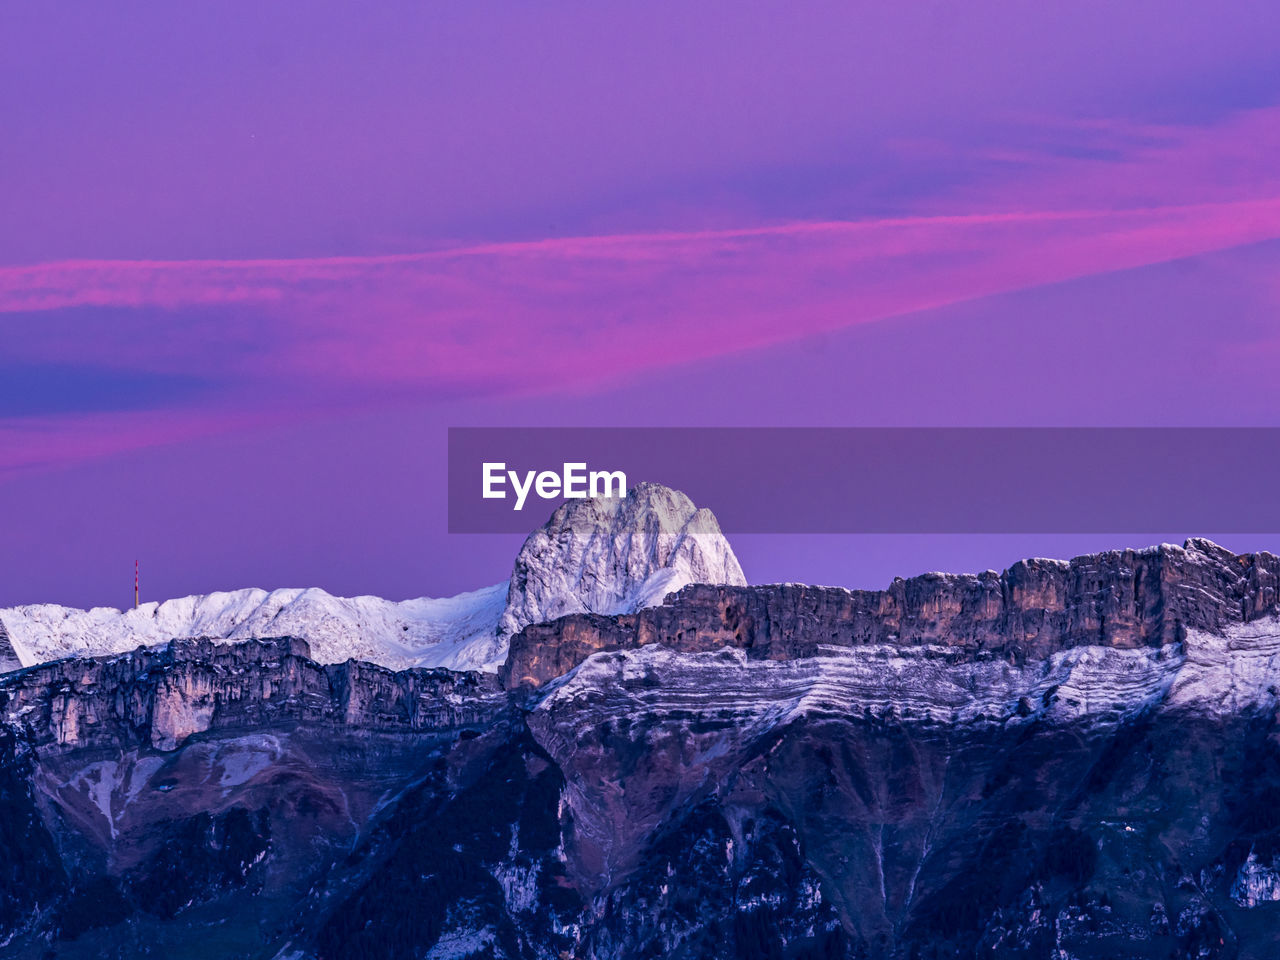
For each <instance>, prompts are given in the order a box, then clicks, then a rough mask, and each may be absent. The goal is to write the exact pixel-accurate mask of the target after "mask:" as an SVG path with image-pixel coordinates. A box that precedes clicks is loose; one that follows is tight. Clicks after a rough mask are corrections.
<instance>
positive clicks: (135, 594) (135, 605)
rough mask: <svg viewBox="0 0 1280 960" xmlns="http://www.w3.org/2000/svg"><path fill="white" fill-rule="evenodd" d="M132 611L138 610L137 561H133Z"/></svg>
mask: <svg viewBox="0 0 1280 960" xmlns="http://www.w3.org/2000/svg"><path fill="white" fill-rule="evenodd" d="M133 609H135V610H137V609H138V561H137V560H135V561H133Z"/></svg>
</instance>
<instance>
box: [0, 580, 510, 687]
mask: <svg viewBox="0 0 1280 960" xmlns="http://www.w3.org/2000/svg"><path fill="white" fill-rule="evenodd" d="M506 586H507V585H506V584H505V583H500V584H497V585H495V586H492V587H487V588H485V589H483V590H476V591H473V592H471V593H464V594H460V595H458V596H456V597H448V598H445V599H431V598H421V599H416V600H405V601H401V602H396V601H392V600H383V599H382V598H380V597H350V598H346V597H335V596H332V595H331V594H329V593H327V592H325V591H324V590H320V589H317V588H314V587H312V588H308V589H283V590H272V591H270V592H267V591H266V590H260V589H247V590H235V591H230V592H222V593H209V594H204V595H202V596H190V597H179V598H177V599H175V600H166V601H164V602H163V603H144V604H142V605H141V606H139V607H138V608H137V609H136V610H124V611H121V610H116V609H114V608H112V607H95V608H93V609H91V610H78V609H75V608H71V607H63V606H58V605H57V604H33V605H29V606H21V607H11V608H9V609H5V610H0V621H3V623H4V625H5V627H6V628H7V630H8V633H9V639H10V642H11V643H12V644H13V647H14V651H15V652H16V653H17V655H18V658H19V659H20V660H21V661H22V663H23V665H24V666H30V665H31V664H33V663H42V662H44V661H47V660H56V659H59V658H62V657H69V656H83V655H91V656H92V655H102V654H115V653H125V652H127V651H129V650H133V649H135V648H136V647H139V646H150V645H153V644H157V643H167V642H168V641H169V640H172V639H175V638H179V637H210V638H213V639H218V640H250V639H256V638H263V637H280V636H295V637H301V638H302V639H304V640H306V641H307V642H308V643H309V644H310V645H311V652H312V655H313V656H314V657H315V659H316V660H318V661H320V662H321V663H341V662H343V661H345V660H349V659H357V660H369V661H372V662H375V663H380V664H382V665H383V666H388V667H391V668H393V669H403V668H405V667H410V666H453V665H454V663H455V661H460V662H465V661H466V660H467V659H468V645H469V643H470V642H471V641H472V640H474V639H476V638H478V637H484V636H488V635H490V634H492V633H493V630H494V628H495V626H496V624H497V622H498V616H499V615H500V614H501V612H502V608H503V604H504V602H505V597H506ZM467 666H475V665H474V664H467Z"/></svg>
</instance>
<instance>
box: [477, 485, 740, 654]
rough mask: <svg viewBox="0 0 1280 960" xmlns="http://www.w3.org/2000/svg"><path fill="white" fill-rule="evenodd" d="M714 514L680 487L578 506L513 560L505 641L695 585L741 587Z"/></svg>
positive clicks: (650, 488)
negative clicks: (526, 630)
mask: <svg viewBox="0 0 1280 960" xmlns="http://www.w3.org/2000/svg"><path fill="white" fill-rule="evenodd" d="M746 582H747V581H746V577H745V576H743V573H742V567H741V566H740V565H739V563H738V559H737V557H735V556H734V554H733V549H732V548H731V547H730V546H729V542H728V541H727V540H726V539H725V538H724V535H723V534H722V533H721V532H720V525H719V523H718V522H717V521H716V518H715V515H714V514H713V513H712V512H711V511H710V510H708V509H706V508H702V509H699V508H698V507H697V506H696V505H695V504H694V503H693V501H692V500H690V499H689V498H688V497H687V496H686V495H685V494H683V493H681V492H680V491H679V490H673V489H671V488H670V487H666V486H663V485H662V484H659V483H640V484H637V485H636V486H635V487H633V488H632V489H631V490H629V491H628V492H627V495H626V496H625V497H613V498H600V499H590V500H572V501H569V502H567V503H565V504H563V505H561V506H560V507H559V508H557V509H556V511H555V512H554V513H553V514H552V515H551V518H550V519H549V520H548V521H547V522H546V523H545V524H544V525H543V526H542V527H541V528H539V529H538V530H535V531H534V532H533V533H532V534H530V535H529V537H528V538H527V539H526V540H525V542H524V545H523V546H522V547H521V548H520V552H519V554H518V555H517V556H516V562H515V566H514V568H513V570H512V574H511V584H510V587H509V590H508V594H507V606H506V609H505V610H504V611H503V614H502V618H501V620H500V621H499V624H498V631H499V633H500V634H501V635H503V636H510V635H511V634H514V633H517V632H518V631H519V630H521V629H522V628H523V627H525V626H527V625H528V624H530V623H539V622H542V621H546V620H552V619H555V618H556V617H560V616H564V615H565V614H568V613H605V614H609V613H623V612H628V611H631V610H636V609H639V608H641V607H644V606H649V605H651V604H654V603H660V602H661V601H662V598H663V597H664V596H666V595H667V594H668V593H672V592H674V591H676V590H679V589H680V588H681V587H683V586H685V585H686V584H689V583H716V584H730V585H734V586H743V585H745V584H746Z"/></svg>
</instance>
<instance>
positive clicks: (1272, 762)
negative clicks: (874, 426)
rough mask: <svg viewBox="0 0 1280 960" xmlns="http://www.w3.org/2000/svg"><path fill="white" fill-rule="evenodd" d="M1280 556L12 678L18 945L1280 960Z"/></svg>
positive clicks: (1054, 568)
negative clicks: (376, 651) (482, 668)
mask: <svg viewBox="0 0 1280 960" xmlns="http://www.w3.org/2000/svg"><path fill="white" fill-rule="evenodd" d="M675 549H677V550H678V549H679V548H675ZM606 553H608V551H606ZM668 556H670V555H668ZM587 566H590V565H587ZM624 568H625V564H624ZM584 569H585V568H584ZM605 569H612V567H611V565H610V564H606V565H605ZM632 569H634V568H632ZM1278 573H1280V565H1278V563H1277V560H1276V558H1275V557H1273V556H1271V555H1269V554H1259V555H1253V556H1244V557H1237V556H1234V555H1232V554H1230V553H1228V552H1226V551H1223V550H1221V549H1220V548H1217V547H1215V546H1213V545H1211V544H1209V543H1207V542H1203V541H1191V542H1189V543H1188V544H1187V545H1186V546H1185V547H1171V546H1165V547H1159V548H1153V549H1151V550H1146V551H1124V552H1116V553H1107V554H1101V555H1098V556H1094V557H1084V558H1079V559H1077V560H1074V561H1071V562H1070V563H1062V562H1057V561H1028V562H1026V563H1022V564H1018V565H1016V566H1015V567H1014V568H1012V569H1010V570H1009V571H1006V572H1005V573H1003V574H994V573H988V574H982V575H978V576H973V577H962V576H942V575H930V576H926V577H920V578H915V579H912V580H901V581H895V583H894V584H893V585H892V586H891V587H890V589H888V590H886V591H882V592H856V591H854V592H851V591H844V590H835V589H829V588H813V587H805V586H800V585H780V586H774V587H744V586H690V587H686V588H685V589H683V590H681V591H679V592H678V594H677V595H676V596H674V597H672V598H670V599H669V600H668V602H666V603H665V604H663V605H662V606H659V607H654V608H650V609H644V610H641V611H639V612H635V613H623V614H618V615H614V616H604V615H601V614H584V613H580V612H579V613H570V614H568V615H566V616H564V617H561V618H560V619H558V620H555V621H553V622H551V623H547V624H531V625H528V626H526V627H525V628H524V629H523V630H521V631H520V632H519V633H518V634H516V635H515V637H514V638H513V641H512V646H511V651H510V655H509V658H508V660H507V663H506V665H505V667H504V669H503V672H502V676H501V677H493V676H491V675H486V674H479V673H458V672H450V671H446V670H424V669H418V670H409V671H402V672H399V673H397V672H393V671H391V670H388V669H385V668H382V667H376V666H373V665H370V664H363V663H358V662H352V663H347V664H342V665H330V666H323V665H320V664H318V663H316V662H314V661H313V660H311V659H310V657H309V656H308V653H309V650H308V648H307V646H306V644H305V643H304V642H302V641H298V640H295V639H287V638H286V639H279V640H271V641H259V642H249V643H240V644H217V643H213V642H210V641H199V640H197V641H184V642H177V643H173V644H170V645H168V646H167V647H164V648H149V649H142V650H137V651H134V652H133V653H129V654H124V655H120V656H115V657H110V658H101V659H96V660H67V661H61V662H58V663H51V664H45V665H41V666H39V667H34V668H28V669H25V670H21V671H18V672H15V673H10V674H8V675H6V676H4V677H0V719H3V721H4V723H3V729H2V732H0V943H2V944H3V948H2V949H3V952H4V954H5V955H6V956H15V957H33V958H34V957H40V958H45V957H48V956H58V957H95V958H96V957H121V958H123V957H137V956H146V955H157V956H161V955H162V956H175V957H182V956H186V957H205V956H209V957H213V956H216V957H246V958H248V957H261V958H291V960H336V958H347V957H362V958H363V957H368V958H423V957H432V958H442V957H455V958H461V957H493V958H496V957H521V958H559V957H566V956H570V957H584V958H598V960H604V958H624V960H625V958H637V960H638V958H647V957H658V956H661V957H677V958H690V960H693V958H705V957H710V958H724V960H728V958H739V957H746V958H773V957H777V958H828V957H841V958H893V960H915V958H958V957H966V958H967V957H990V958H1010V960H1012V958H1025V960H1032V958H1052V960H1086V958H1090V960H1104V958H1115V957H1121V956H1123V957H1126V958H1169V957H1175V958H1182V957H1188V958H1189V957H1205V958H1224V960H1225V958H1255V957H1256V958H1264V957H1274V956H1276V955H1280V912H1278V911H1280V900H1277V899H1276V897H1275V889H1276V887H1277V880H1276V876H1277V873H1276V871H1277V864H1280V813H1278V811H1280V619H1278V618H1277V616H1276V614H1277V592H1276V591H1277V575H1278Z"/></svg>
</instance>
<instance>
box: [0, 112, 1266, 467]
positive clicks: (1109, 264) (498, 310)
mask: <svg viewBox="0 0 1280 960" xmlns="http://www.w3.org/2000/svg"><path fill="white" fill-rule="evenodd" d="M1055 136H1057V135H1056V134H1055ZM1074 136H1075V140H1074V141H1072V142H1075V143H1077V144H1083V145H1084V146H1086V147H1088V149H1078V150H1076V151H1075V152H1069V151H1068V152H1064V151H1061V150H1058V149H1053V148H1044V147H1043V145H1041V149H1039V150H1038V151H1032V152H1031V153H1030V154H1026V155H1019V156H1018V157H1017V158H1016V162H1015V160H1011V159H1010V157H1009V156H1008V155H1002V158H1001V161H1000V162H1001V163H1003V164H1009V163H1013V165H1014V166H1015V167H1018V168H1019V169H1020V174H1019V176H1018V177H1016V178H1013V179H1011V180H1010V181H1009V182H1008V183H1007V184H1003V185H1002V184H1000V183H998V182H996V181H995V180H994V179H992V180H989V181H988V182H986V183H980V184H978V185H977V186H976V187H974V186H970V187H968V188H966V189H965V190H963V191H959V192H958V193H957V197H956V199H955V205H956V206H957V208H958V209H957V211H956V212H951V213H947V214H945V215H919V216H906V217H893V218H870V219H863V220H852V221H833V220H828V221H804V222H793V223H775V224H762V225H754V226H750V227H746V228H741V229H728V230H696V231H674V232H650V233H627V234H619V235H609V236H584V237H568V238H552V239H546V240H540V241H534V242H522V243H493V244H486V245H475V246H469V247H463V248H458V249H451V250H441V251H433V252H428V253H419V254H399V255H386V256H365V257H358V256H357V257H322V258H309V259H257V260H189V261H110V260H97V261H92V260H78V261H64V262H56V263H47V264H34V265H26V266H10V267H3V268H0V343H3V345H4V348H5V351H6V360H7V361H9V362H14V363H26V364H37V365H38V364H76V363H81V364H90V363H91V364H93V365H94V366H95V368H107V369H116V370H121V371H130V370H132V371H136V372H138V373H139V374H148V375H157V374H173V373H176V372H184V371H187V372H189V371H192V370H199V371H201V373H202V374H203V375H205V376H209V375H212V376H213V377H214V378H215V379H219V378H220V379H221V381H222V382H223V386H224V387H225V389H223V390H222V391H221V392H220V393H219V396H218V397H216V398H210V399H208V400H206V401H204V402H203V403H201V404H200V405H198V406H181V405H178V406H170V407H158V408H157V409H156V410H153V411H132V412H130V414H129V415H128V416H127V417H126V416H124V415H123V414H121V415H112V414H110V413H109V412H107V411H105V410H104V411H99V412H97V413H94V412H93V411H90V412H89V413H88V414H84V415H80V416H76V417H63V418H57V417H49V418H41V419H40V421H39V429H38V430H37V429H34V428H33V427H34V425H33V423H32V422H30V421H29V419H28V421H22V420H21V418H16V419H15V418H14V417H12V416H10V417H8V418H5V417H4V411H0V441H3V448H2V449H0V472H3V471H12V470H15V469H21V468H24V467H29V466H35V465H45V464H48V463H55V462H59V461H63V460H68V459H76V458H80V457H85V456H97V455H101V454H103V453H109V452H111V451H113V450H119V449H129V448H132V447H135V446H139V445H145V444H148V443H158V442H168V441H170V440H173V439H179V438H182V437H187V436H197V435H201V434H203V433H206V432H209V431H213V430H220V429H239V428H242V427H243V426H245V425H246V424H252V423H256V422H261V421H263V420H264V419H271V418H286V419H287V418H289V417H295V416H306V415H315V414H316V413H318V412H324V413H328V412H333V411H334V410H339V409H349V408H352V407H357V406H368V405H375V406H376V405H377V404H379V403H385V402H388V401H390V400H404V399H413V398H419V399H421V398H432V397H439V396H445V395H456V394H459V393H463V394H477V393H479V394H501V393H513V392H516V393H518V392H540V391H547V390H561V389H566V388H584V387H591V386H593V385H597V384H601V383H606V382H610V381H612V380H616V379H618V378H621V377H635V376H637V375H643V374H644V373H645V372H646V371H649V370H654V369H658V368H661V367H664V366H668V365H670V364H673V363H682V362H688V361H696V360H699V359H705V358H708V357H714V356H718V355H722V354H725V353H728V352H733V351H738V350H744V349H750V348H756V347H762V346H766V345H769V344H774V343H780V342H785V341H789V340H794V339H796V338H800V337H806V336H810V335H813V334H818V333H823V332H827V331H832V330H836V329H840V328H844V327H848V326H851V325H854V324H858V323H866V322H870V321H876V320H882V319H885V318H889V317H893V316H898V315H902V314H906V313H911V312H915V311H919V310H925V309H929V308H934V307H940V306H944V305H946V304H951V303H956V302H959V301H963V300H972V299H975V298H982V297H987V296H991V295H995V294H1000V293H1005V292H1008V291H1013V290H1018V289H1025V288H1028V287H1034V286H1038V285H1043V284H1050V283H1058V282H1062V281H1067V280H1072V279H1075V278H1078V277H1083V276H1088V275H1091V274H1096V273H1100V272H1108V271H1117V270H1127V269H1132V268H1136V267H1142V266H1146V265H1149V264H1153V263H1159V262H1164V261H1168V260H1174V259H1178V258H1183V257H1189V256H1194V255H1197V254H1203V253H1207V252H1211V251H1216V250H1222V249H1226V248H1230V247H1235V246H1239V245H1243V244H1251V243H1256V242H1259V241H1265V240H1270V239H1273V238H1276V237H1280V175H1277V174H1275V173H1272V172H1270V171H1269V168H1267V167H1266V166H1264V165H1261V164H1260V163H1259V162H1258V161H1257V160H1256V154H1251V153H1250V151H1249V150H1248V149H1246V147H1247V146H1248V145H1249V144H1251V143H1252V144H1257V143H1259V142H1265V143H1270V142H1273V141H1274V142H1275V143H1276V144H1277V145H1278V146H1280V111H1278V110H1265V111H1256V112H1254V113H1252V114H1248V115H1244V116H1241V117H1236V118H1232V119H1231V120H1230V121H1229V122H1227V123H1225V124H1223V125H1221V126H1219V127H1216V128H1188V129H1185V130H1169V129H1166V128H1149V127H1144V128H1131V127H1124V126H1121V127H1118V128H1114V129H1113V128H1111V127H1103V128H1101V129H1098V128H1097V127H1096V126H1095V127H1093V128H1089V129H1087V130H1085V131H1084V133H1083V134H1081V133H1079V132H1077V134H1075V135H1074ZM1215 157H1216V158H1219V159H1221V160H1222V162H1223V164H1224V165H1225V166H1224V167H1223V169H1229V170H1231V171H1234V172H1235V174H1236V176H1235V177H1234V178H1232V179H1230V180H1229V182H1227V183H1225V184H1224V183H1217V182H1214V181H1212V178H1207V177H1206V175H1205V174H1206V170H1209V169H1212V168H1213V164H1214V162H1215ZM1029 158H1030V159H1029ZM1188 199H1189V200H1190V202H1177V201H1180V200H1188ZM942 206H943V207H945V204H943V205H942ZM18 328H20V329H21V335H20V336H18V335H14V334H12V333H8V334H6V333H5V332H4V331H6V329H8V330H10V331H12V330H16V329H18Z"/></svg>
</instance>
